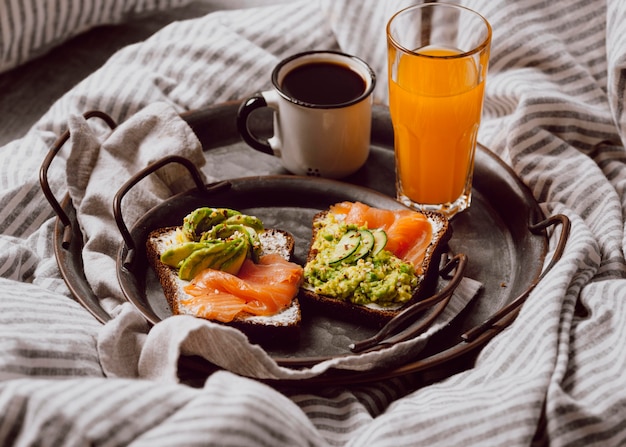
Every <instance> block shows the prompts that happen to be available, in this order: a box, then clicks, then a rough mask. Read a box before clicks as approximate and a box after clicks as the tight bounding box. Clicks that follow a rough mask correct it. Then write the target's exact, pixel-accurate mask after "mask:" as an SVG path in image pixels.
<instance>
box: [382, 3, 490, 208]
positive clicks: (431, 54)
mask: <svg viewBox="0 0 626 447" xmlns="http://www.w3.org/2000/svg"><path fill="white" fill-rule="evenodd" d="M424 7H427V6H426V5H422V8H424ZM428 7H429V8H440V9H441V10H440V11H435V10H433V11H429V13H428V15H426V14H425V13H424V12H423V11H417V8H415V9H416V12H415V13H412V12H411V8H408V11H409V12H408V13H407V14H404V13H403V12H401V13H399V14H398V16H396V17H397V20H396V23H394V19H392V21H391V22H390V25H389V27H388V33H389V34H388V37H389V46H388V57H389V65H388V68H389V111H390V114H391V120H392V123H393V129H394V138H395V142H394V146H395V156H396V189H397V195H398V199H399V200H400V201H401V202H403V203H404V204H406V205H409V206H412V207H415V208H418V209H422V210H433V211H439V212H442V213H443V214H446V215H447V216H448V217H452V216H453V215H454V214H456V213H457V212H459V211H462V210H464V209H466V208H467V207H468V206H469V204H470V200H471V185H472V175H473V170H474V152H475V148H476V138H477V133H478V127H479V125H480V118H481V114H482V104H483V95H484V88H485V77H486V71H487V65H488V58H489V43H490V37H491V29H490V27H489V26H488V24H487V25H485V24H486V21H484V19H482V18H481V17H480V16H478V15H477V14H475V13H473V12H472V11H470V10H466V9H461V8H459V7H453V6H451V5H446V6H444V5H443V4H439V5H438V6H437V4H431V6H428ZM443 8H445V11H443V10H442V9H443ZM452 8H456V9H454V10H453V9H452ZM417 12H419V13H420V14H421V15H420V16H419V20H406V22H405V23H402V20H404V18H403V14H404V15H407V17H414V16H415V15H416V14H417ZM409 13H411V14H413V15H412V16H409V15H408V14H409ZM466 16H467V17H468V18H467V19H465V17H466ZM474 16H476V17H478V19H476V20H474ZM437 17H442V18H446V20H445V22H444V20H443V19H441V26H440V27H438V26H436V25H437V23H435V22H434V21H435V20H436V19H437ZM426 20H428V23H429V26H428V27H422V29H417V30H414V29H413V28H416V27H417V25H416V24H417V23H422V22H425V21H426ZM470 21H471V23H472V24H471V26H468V27H465V28H463V27H462V26H461V25H462V24H463V23H466V22H467V23H469V22H470ZM444 23H445V26H444ZM455 26H459V27H460V28H459V30H457V32H452V31H450V30H452V29H453V28H454V27H455ZM481 26H482V27H483V28H484V29H485V30H486V31H484V33H483V34H484V35H481V34H480V33H479V32H478V31H477V30H479V29H480V27H481ZM409 27H412V29H411V30H410V31H411V32H406V29H408V28H409ZM424 28H426V31H428V32H431V33H433V35H428V37H427V38H424V35H425V33H426V31H425V30H424ZM461 28H463V29H465V32H463V29H461ZM437 29H439V30H444V32H442V33H439V34H437V35H435V33H434V31H433V30H435V31H436V30H437ZM394 33H395V34H394ZM447 35H451V36H454V38H453V39H447V38H446V36H447ZM405 36H410V39H413V40H411V41H410V42H408V43H407V42H402V41H401V40H402V39H405V40H407V41H408V40H409V38H407V37H405ZM441 36H444V37H441ZM459 36H476V38H475V39H474V38H471V37H465V38H461V37H459ZM463 39H466V40H468V42H469V43H463V42H462V40H463ZM423 41H427V42H428V44H426V45H423ZM438 41H441V42H443V43H442V44H437V43H435V44H432V43H430V42H438ZM411 44H412V45H411ZM409 45H411V46H409ZM459 47H461V48H463V49H460V48H459Z"/></svg>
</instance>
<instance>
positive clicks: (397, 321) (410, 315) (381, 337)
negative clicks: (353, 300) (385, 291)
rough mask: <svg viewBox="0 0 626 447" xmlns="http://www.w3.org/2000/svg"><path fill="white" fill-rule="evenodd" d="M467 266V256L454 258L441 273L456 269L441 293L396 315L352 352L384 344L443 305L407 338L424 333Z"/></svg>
mask: <svg viewBox="0 0 626 447" xmlns="http://www.w3.org/2000/svg"><path fill="white" fill-rule="evenodd" d="M466 264H467V256H466V255H464V254H462V253H459V254H457V255H456V256H454V257H453V258H452V259H450V261H448V262H447V263H446V265H445V266H444V267H443V269H442V270H441V272H440V275H441V276H442V277H443V276H449V274H450V272H451V271H452V269H453V268H455V267H456V269H455V273H454V276H452V279H450V281H449V282H448V284H446V286H445V287H444V288H443V289H441V291H440V292H439V293H436V294H435V295H433V296H431V297H429V298H426V299H424V300H422V301H419V302H417V303H415V304H413V305H411V306H409V307H407V308H406V309H405V310H403V311H402V312H400V313H399V314H398V315H396V316H395V317H393V318H392V319H391V320H389V322H388V323H387V324H386V325H384V326H383V327H382V329H381V330H380V331H378V332H377V333H376V334H374V335H373V336H372V337H370V338H367V339H365V340H361V341H359V342H357V343H354V344H353V345H351V346H350V350H351V351H352V352H363V351H365V350H368V349H371V348H373V347H375V346H376V345H379V344H382V343H384V341H385V339H387V338H388V337H389V336H392V335H393V334H395V333H397V332H398V331H400V330H401V329H403V328H405V327H407V326H408V325H409V324H410V323H411V321H413V320H414V319H415V317H416V316H417V315H418V314H419V313H420V312H422V311H423V310H425V309H427V308H428V307H431V306H434V305H436V304H439V303H441V304H442V305H441V306H439V308H438V309H437V310H436V311H435V312H433V315H431V316H430V317H429V318H427V319H426V320H425V321H424V322H422V324H419V325H418V326H416V327H415V328H412V329H411V332H410V334H408V335H407V336H405V338H412V337H415V336H417V335H418V334H419V333H421V332H422V331H424V329H426V328H427V327H429V326H430V325H431V324H432V323H433V321H434V320H435V318H437V316H438V315H439V314H440V313H441V312H442V311H443V309H444V308H445V306H446V305H447V304H448V301H449V300H450V298H451V297H452V293H453V292H454V291H455V290H456V288H457V286H458V285H459V283H460V282H461V279H463V272H464V271H465V266H466Z"/></svg>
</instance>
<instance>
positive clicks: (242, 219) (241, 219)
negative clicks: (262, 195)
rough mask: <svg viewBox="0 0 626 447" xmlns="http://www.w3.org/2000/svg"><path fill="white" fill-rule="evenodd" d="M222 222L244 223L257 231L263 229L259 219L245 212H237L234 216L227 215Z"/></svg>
mask: <svg viewBox="0 0 626 447" xmlns="http://www.w3.org/2000/svg"><path fill="white" fill-rule="evenodd" d="M224 223H225V224H226V225H244V226H246V227H250V228H254V229H255V230H256V231H257V232H259V231H263V230H264V229H265V228H264V227H263V222H262V221H261V219H259V218H258V217H255V216H249V215H247V214H237V215H235V216H230V217H228V218H227V219H226V220H225V221H224Z"/></svg>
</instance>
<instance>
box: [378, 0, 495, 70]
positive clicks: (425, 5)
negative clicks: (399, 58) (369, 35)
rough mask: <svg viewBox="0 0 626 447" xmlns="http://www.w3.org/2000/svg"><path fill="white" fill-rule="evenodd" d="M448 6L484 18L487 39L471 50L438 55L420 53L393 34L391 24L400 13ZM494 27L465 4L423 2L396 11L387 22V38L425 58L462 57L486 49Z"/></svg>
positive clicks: (393, 43)
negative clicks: (403, 43) (406, 45)
mask: <svg viewBox="0 0 626 447" xmlns="http://www.w3.org/2000/svg"><path fill="white" fill-rule="evenodd" d="M434 7H437V8H448V9H456V10H462V11H465V12H469V13H470V14H472V15H474V16H476V17H478V18H479V19H480V20H482V22H483V23H484V24H485V26H486V28H487V36H486V37H485V39H484V40H483V41H482V42H481V43H480V44H479V45H476V47H475V48H473V49H471V50H469V51H463V52H461V53H457V54H449V55H445V56H436V55H432V54H423V53H419V52H417V51H415V50H411V49H408V48H406V47H405V46H404V45H401V44H400V43H399V42H398V41H397V40H396V39H395V38H394V36H393V34H392V32H391V24H392V22H393V21H394V20H395V19H396V18H398V17H399V16H400V15H403V14H406V13H408V12H410V11H413V10H416V9H426V8H434ZM492 32H493V30H492V28H491V24H490V23H489V21H488V20H487V19H486V18H485V17H484V16H483V15H481V14H480V13H478V12H476V11H474V10H473V9H470V8H467V7H465V6H462V5H457V4H452V3H435V2H431V3H422V4H419V5H413V6H409V7H407V8H404V9H401V10H399V11H397V12H396V13H394V14H393V15H392V16H391V18H390V19H389V21H388V22H387V26H386V34H387V40H388V42H389V43H391V44H392V45H393V46H394V47H395V48H397V49H398V50H400V51H402V52H404V53H406V54H410V55H412V56H419V57H425V58H429V59H462V58H465V57H468V56H472V55H474V54H476V53H480V52H482V51H484V50H485V49H486V48H487V47H488V46H489V45H490V43H491V35H492Z"/></svg>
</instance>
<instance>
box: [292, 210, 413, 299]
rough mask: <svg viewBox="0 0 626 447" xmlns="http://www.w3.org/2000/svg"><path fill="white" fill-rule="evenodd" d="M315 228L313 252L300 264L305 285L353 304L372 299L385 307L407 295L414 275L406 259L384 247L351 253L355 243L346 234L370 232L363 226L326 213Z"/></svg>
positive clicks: (410, 291)
mask: <svg viewBox="0 0 626 447" xmlns="http://www.w3.org/2000/svg"><path fill="white" fill-rule="evenodd" d="M315 230H316V236H315V239H314V241H313V246H312V249H313V250H314V251H315V252H316V253H317V254H316V256H315V258H314V259H312V260H311V261H309V262H308V263H307V264H306V266H305V267H304V277H305V281H306V282H305V287H306V288H307V289H309V290H311V291H313V292H315V293H317V294H319V295H326V296H330V297H334V298H337V299H340V300H344V301H345V300H349V301H351V302H353V303H356V304H370V303H375V304H378V305H379V306H385V307H388V306H394V305H398V304H402V303H405V302H407V301H408V300H410V299H411V297H412V295H413V291H414V290H415V288H416V287H417V285H418V277H417V275H416V273H415V269H414V268H413V266H412V265H411V264H410V263H407V262H404V261H402V260H401V259H399V258H398V257H396V256H395V255H393V254H392V253H391V252H389V251H387V250H385V249H384V248H383V249H378V250H375V249H370V250H367V251H365V254H363V253H364V252H363V251H361V253H360V254H359V256H355V255H354V253H356V252H358V247H352V246H351V245H350V243H351V242H350V238H351V236H353V235H354V234H355V233H359V232H361V231H365V232H366V233H370V232H369V231H368V230H367V228H365V227H357V226H356V225H351V224H349V225H348V224H345V223H344V222H341V221H338V220H337V218H336V216H335V215H334V214H332V213H329V214H328V215H327V216H326V217H325V218H324V219H323V220H320V221H318V222H316V223H315ZM378 231H382V230H378ZM356 238H357V239H358V242H356V244H357V245H360V244H361V241H360V237H359V236H358V234H357V235H356ZM338 252H341V253H342V255H338V254H337V253H338Z"/></svg>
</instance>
